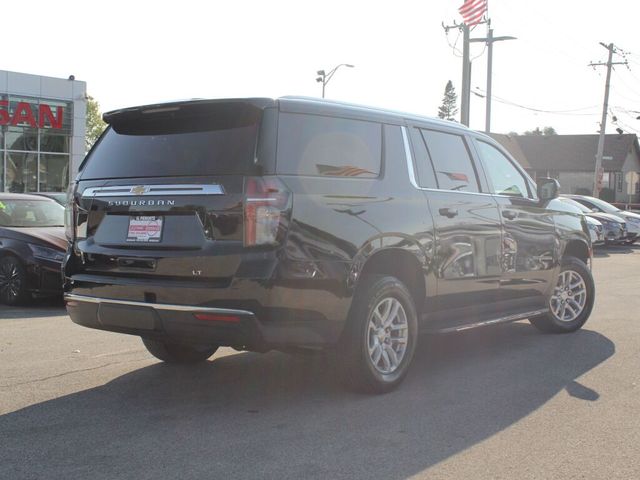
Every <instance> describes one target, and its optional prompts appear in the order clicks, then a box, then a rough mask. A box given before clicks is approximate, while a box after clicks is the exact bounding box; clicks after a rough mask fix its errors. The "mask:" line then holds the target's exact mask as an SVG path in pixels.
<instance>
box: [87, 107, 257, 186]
mask: <svg viewBox="0 0 640 480" xmlns="http://www.w3.org/2000/svg"><path fill="white" fill-rule="evenodd" d="M258 127H259V118H255V116H247V115H246V112H238V113H235V112H229V111H225V112H224V113H222V112H219V113H218V114H217V115H216V114H215V113H213V112H212V115H211V116H202V115H199V116H196V117H193V116H184V117H182V116H171V117H166V116H165V117H159V118H157V117H154V116H153V115H152V116H151V117H150V118H145V116H144V115H138V116H137V117H135V118H132V119H125V120H122V121H120V122H116V123H114V124H113V125H112V126H111V127H109V130H108V131H107V132H106V133H105V135H104V136H103V137H102V138H101V140H100V142H99V143H98V144H97V145H96V147H95V148H94V149H93V150H92V152H91V154H90V156H89V157H88V158H87V161H86V162H85V165H84V166H83V168H82V178H83V179H96V178H133V177H161V176H192V175H227V174H243V173H247V172H249V171H251V169H252V167H253V166H254V162H255V149H256V140H257V136H258Z"/></svg>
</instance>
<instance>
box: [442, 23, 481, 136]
mask: <svg viewBox="0 0 640 480" xmlns="http://www.w3.org/2000/svg"><path fill="white" fill-rule="evenodd" d="M482 23H488V21H487V22H485V21H483V22H479V23H478V24H477V25H480V24H482ZM474 26H475V25H474ZM442 28H443V29H444V31H445V32H447V33H449V30H451V29H452V28H457V29H458V30H460V31H461V32H462V88H461V92H460V123H462V124H463V125H466V126H467V127H468V126H469V111H470V107H471V60H470V53H469V52H470V48H469V43H470V42H475V41H478V40H476V39H471V38H470V36H471V29H470V28H469V27H468V26H467V24H466V23H457V22H454V23H453V25H445V24H444V23H443V24H442ZM482 41H485V39H482Z"/></svg>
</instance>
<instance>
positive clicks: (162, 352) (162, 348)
mask: <svg viewBox="0 0 640 480" xmlns="http://www.w3.org/2000/svg"><path fill="white" fill-rule="evenodd" d="M142 343H144V346H145V347H146V349H147V350H148V351H149V353H150V354H151V355H153V356H154V357H156V358H157V359H158V360H162V361H163V362H166V363H198V362H204V361H205V360H207V359H208V358H209V357H210V356H211V355H213V354H214V353H216V350H218V347H212V346H193V345H184V344H179V343H166V342H160V341H157V340H151V339H149V338H143V339H142Z"/></svg>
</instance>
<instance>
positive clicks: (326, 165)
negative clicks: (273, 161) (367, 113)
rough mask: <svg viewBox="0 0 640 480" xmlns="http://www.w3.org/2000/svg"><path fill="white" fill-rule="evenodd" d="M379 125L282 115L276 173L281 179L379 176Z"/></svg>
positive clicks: (334, 118) (279, 127)
mask: <svg viewBox="0 0 640 480" xmlns="http://www.w3.org/2000/svg"><path fill="white" fill-rule="evenodd" d="M381 158H382V125H381V124H379V123H374V122H365V121H361V120H352V119H346V118H336V117H323V116H318V115H304V114H297V113H281V114H280V120H279V123H278V160H277V165H278V166H277V171H278V173H280V174H283V175H311V176H329V177H355V178H374V177H378V176H379V174H380V163H381Z"/></svg>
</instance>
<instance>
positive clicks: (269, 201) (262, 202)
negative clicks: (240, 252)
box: [244, 177, 291, 247]
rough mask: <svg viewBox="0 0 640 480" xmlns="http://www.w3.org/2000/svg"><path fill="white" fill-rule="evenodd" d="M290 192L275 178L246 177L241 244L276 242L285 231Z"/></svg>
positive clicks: (281, 238)
mask: <svg viewBox="0 0 640 480" xmlns="http://www.w3.org/2000/svg"><path fill="white" fill-rule="evenodd" d="M290 208H291V194H290V192H289V191H288V190H287V187H285V186H284V184H283V183H282V182H281V181H280V180H278V179H277V178H275V177H247V178H246V179H245V182H244V245H245V247H251V246H258V245H277V244H279V243H281V242H282V240H283V239H284V236H285V234H286V228H287V225H286V222H287V213H288V210H289V209H290Z"/></svg>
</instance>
